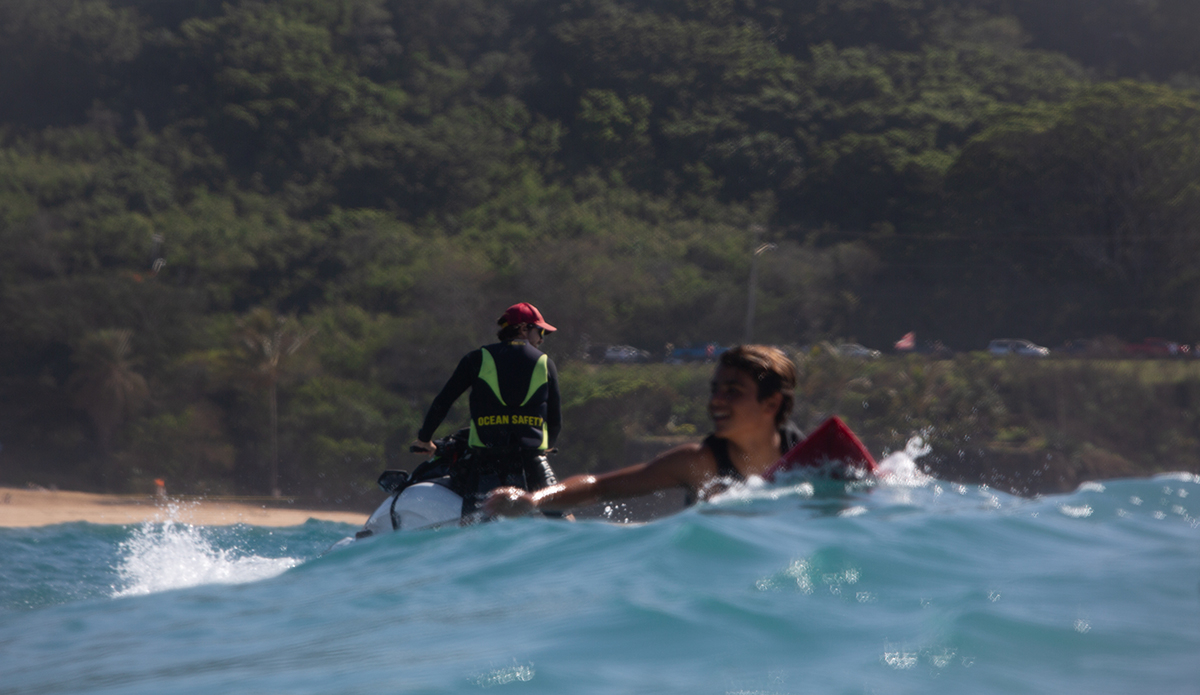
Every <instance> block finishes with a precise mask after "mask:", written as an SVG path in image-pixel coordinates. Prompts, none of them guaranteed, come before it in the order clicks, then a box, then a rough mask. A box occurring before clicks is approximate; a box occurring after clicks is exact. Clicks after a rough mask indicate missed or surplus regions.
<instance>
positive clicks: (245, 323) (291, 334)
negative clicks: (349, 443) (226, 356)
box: [238, 307, 317, 497]
mask: <svg viewBox="0 0 1200 695" xmlns="http://www.w3.org/2000/svg"><path fill="white" fill-rule="evenodd" d="M316 332H317V331H316V329H303V328H301V327H300V326H299V325H298V324H297V322H296V320H295V318H292V317H286V316H279V315H277V314H275V313H274V312H272V311H271V310H269V309H265V308H262V307H259V308H257V309H254V310H253V311H251V312H250V313H249V314H246V315H245V316H244V317H242V318H241V319H239V320H238V340H239V347H240V348H241V352H242V355H241V356H242V357H243V358H244V360H243V364H244V366H245V369H244V370H243V371H244V373H246V374H247V375H248V376H250V377H251V379H252V380H253V381H254V382H255V383H257V384H259V385H260V386H265V387H266V389H267V399H268V402H269V405H270V413H271V425H270V427H271V460H270V468H269V473H268V478H269V480H268V483H269V488H270V490H271V496H272V497H279V496H280V495H281V491H280V489H279V380H280V378H281V377H282V376H283V373H284V361H285V360H286V359H287V358H288V357H290V356H291V355H293V354H295V352H296V351H297V350H299V349H300V348H301V347H303V346H304V344H305V343H307V342H308V340H309V339H310V338H312V337H313V335H315V334H316Z"/></svg>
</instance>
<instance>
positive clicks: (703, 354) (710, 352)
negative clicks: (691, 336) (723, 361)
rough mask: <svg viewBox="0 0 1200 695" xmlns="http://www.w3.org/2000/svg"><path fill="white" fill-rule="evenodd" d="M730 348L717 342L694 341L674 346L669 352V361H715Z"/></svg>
mask: <svg viewBox="0 0 1200 695" xmlns="http://www.w3.org/2000/svg"><path fill="white" fill-rule="evenodd" d="M728 349H729V348H727V347H721V346H720V345H717V344H716V343H692V344H691V345H684V346H683V347H677V348H672V349H671V352H670V353H668V354H667V360H666V361H667V362H668V363H670V364H681V363H683V362H713V361H715V360H716V359H717V357H718V356H720V354H721V353H722V352H725V351H726V350H728Z"/></svg>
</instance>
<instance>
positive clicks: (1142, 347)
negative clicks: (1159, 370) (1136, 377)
mask: <svg viewBox="0 0 1200 695" xmlns="http://www.w3.org/2000/svg"><path fill="white" fill-rule="evenodd" d="M1125 352H1126V354H1128V355H1130V356H1132V357H1187V356H1189V355H1190V354H1191V346H1190V345H1184V344H1182V343H1177V342H1175V341H1173V340H1167V339H1165V338H1146V339H1145V340H1143V341H1142V342H1140V343H1132V344H1130V345H1126V346H1125Z"/></svg>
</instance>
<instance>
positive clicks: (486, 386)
mask: <svg viewBox="0 0 1200 695" xmlns="http://www.w3.org/2000/svg"><path fill="white" fill-rule="evenodd" d="M467 389H470V390H471V398H470V405H471V434H470V445H471V447H470V456H467V457H464V458H463V459H462V460H461V464H462V465H457V466H454V467H452V469H451V487H452V488H454V490H455V491H456V492H458V493H459V494H460V495H462V497H463V513H464V514H469V513H471V512H473V511H475V510H476V509H478V507H479V504H480V503H481V502H482V501H483V499H484V498H485V497H486V496H487V493H488V492H490V491H491V490H493V489H495V488H497V487H502V486H507V485H512V486H515V487H520V488H523V489H525V490H530V491H533V490H539V489H541V488H543V487H547V486H549V485H554V484H555V483H556V482H557V479H556V478H555V475H554V470H553V469H551V468H550V464H549V463H548V462H547V461H546V456H545V453H546V450H547V449H549V448H552V447H553V446H554V442H555V440H557V438H558V433H559V430H561V429H562V412H561V405H560V399H559V392H558V370H557V369H556V368H555V366H554V362H553V360H551V359H550V358H549V357H548V356H546V355H544V354H543V353H542V352H541V351H539V350H538V349H536V348H534V347H533V346H531V345H529V344H528V343H526V342H524V341H514V342H508V343H495V344H492V345H486V346H484V347H482V348H479V349H478V350H472V351H471V352H469V353H467V355H466V356H465V357H463V358H462V360H460V361H459V363H458V367H457V368H456V369H455V370H454V374H452V375H451V376H450V380H449V381H447V382H446V385H445V386H444V387H442V390H441V392H440V393H439V394H438V395H437V397H436V398H434V399H433V403H432V405H430V407H429V412H428V413H427V414H426V416H425V422H424V423H423V424H422V426H421V430H420V431H419V432H418V433H417V438H418V439H419V440H421V441H423V442H428V441H431V438H432V437H433V433H434V432H435V431H436V430H437V428H438V425H440V424H441V422H442V420H443V419H445V417H446V413H447V412H449V410H450V406H451V405H453V404H454V401H456V400H457V399H458V397H459V396H461V395H462V394H463V392H465V391H466V390H467Z"/></svg>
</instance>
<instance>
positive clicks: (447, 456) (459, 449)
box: [330, 429, 471, 550]
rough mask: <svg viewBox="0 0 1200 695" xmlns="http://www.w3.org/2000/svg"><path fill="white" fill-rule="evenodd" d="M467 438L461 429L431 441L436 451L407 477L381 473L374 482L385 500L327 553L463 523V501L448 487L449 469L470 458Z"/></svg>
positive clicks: (407, 474) (403, 472)
mask: <svg viewBox="0 0 1200 695" xmlns="http://www.w3.org/2000/svg"><path fill="white" fill-rule="evenodd" d="M467 434H468V431H467V430H465V429H464V430H459V431H458V432H455V433H454V434H452V435H450V436H449V437H445V438H443V439H437V440H434V442H433V443H434V444H436V445H437V450H436V451H435V452H434V454H433V456H431V457H430V458H429V459H427V460H426V461H423V462H422V463H421V464H420V465H418V466H417V467H416V468H415V469H414V470H413V472H412V473H411V474H410V473H409V472H408V471H403V470H386V471H384V472H383V473H381V474H380V475H379V480H378V481H377V482H378V485H379V489H380V490H383V492H384V493H386V494H387V497H386V498H384V500H383V502H381V503H380V505H379V507H378V508H376V509H375V511H374V512H372V513H371V516H369V517H367V522H366V523H365V524H363V527H362V528H361V529H359V531H358V532H357V533H355V534H354V535H353V536H350V537H346V538H343V539H342V540H340V541H338V542H337V543H335V544H334V545H333V547H332V548H330V550H333V549H334V548H340V547H343V546H345V545H348V544H350V543H353V542H354V541H356V540H362V539H363V538H370V537H371V536H378V535H382V534H386V533H392V532H393V531H416V530H419V529H434V528H438V527H440V526H448V525H451V524H453V525H458V524H461V523H463V515H462V514H463V498H462V495H460V494H459V493H458V492H456V491H455V490H454V488H453V487H452V486H451V483H450V468H451V466H453V465H454V464H455V463H457V462H458V461H460V460H463V459H465V458H467V457H469V456H470V455H471V454H470V449H469V447H468V446H467ZM413 451H415V449H414V450H413Z"/></svg>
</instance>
